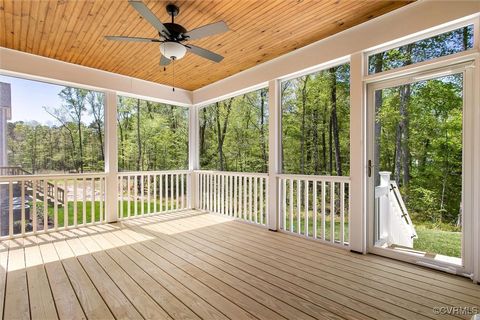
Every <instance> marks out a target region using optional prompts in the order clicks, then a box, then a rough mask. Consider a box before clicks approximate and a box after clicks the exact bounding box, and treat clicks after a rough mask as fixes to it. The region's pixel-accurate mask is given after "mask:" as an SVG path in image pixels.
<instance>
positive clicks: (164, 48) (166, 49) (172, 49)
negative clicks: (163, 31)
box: [160, 41, 187, 60]
mask: <svg viewBox="0 0 480 320" xmlns="http://www.w3.org/2000/svg"><path fill="white" fill-rule="evenodd" d="M160 52H161V53H162V55H163V56H164V57H167V58H168V59H170V60H178V59H181V58H183V57H184V56H185V53H187V49H186V48H185V46H184V45H182V44H180V43H178V42H176V41H165V42H163V43H161V44H160Z"/></svg>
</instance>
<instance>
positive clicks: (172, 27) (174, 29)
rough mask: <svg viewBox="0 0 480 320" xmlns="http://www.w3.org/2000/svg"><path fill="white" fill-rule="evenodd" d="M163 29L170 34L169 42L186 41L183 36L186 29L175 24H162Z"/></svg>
mask: <svg viewBox="0 0 480 320" xmlns="http://www.w3.org/2000/svg"><path fill="white" fill-rule="evenodd" d="M164 26H165V28H167V30H168V32H170V36H169V38H170V40H175V41H183V40H186V37H185V36H184V34H186V33H187V29H185V28H184V27H183V26H181V25H179V24H177V23H164Z"/></svg>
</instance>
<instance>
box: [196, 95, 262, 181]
mask: <svg viewBox="0 0 480 320" xmlns="http://www.w3.org/2000/svg"><path fill="white" fill-rule="evenodd" d="M267 94H268V90H267V89H266V88H265V89H260V90H256V91H253V92H249V93H245V94H243V95H239V96H236V97H233V98H229V99H226V100H222V101H219V102H215V103H213V104H210V105H208V106H205V107H203V108H202V109H201V110H199V118H200V132H199V133H200V136H199V142H200V146H199V149H200V166H201V168H202V169H206V170H209V169H210V170H220V171H238V172H267V171H268V97H267Z"/></svg>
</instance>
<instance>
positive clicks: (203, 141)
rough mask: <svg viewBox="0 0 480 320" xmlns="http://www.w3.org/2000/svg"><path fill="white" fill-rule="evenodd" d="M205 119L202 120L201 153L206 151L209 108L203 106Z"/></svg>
mask: <svg viewBox="0 0 480 320" xmlns="http://www.w3.org/2000/svg"><path fill="white" fill-rule="evenodd" d="M201 112H202V116H203V121H202V122H200V155H203V154H204V153H205V133H206V131H207V130H206V129H207V108H202V111H201Z"/></svg>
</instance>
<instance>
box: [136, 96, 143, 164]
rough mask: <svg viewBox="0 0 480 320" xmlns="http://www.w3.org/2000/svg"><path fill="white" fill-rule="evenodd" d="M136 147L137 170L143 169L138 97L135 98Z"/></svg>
mask: <svg viewBox="0 0 480 320" xmlns="http://www.w3.org/2000/svg"><path fill="white" fill-rule="evenodd" d="M137 147H138V156H137V171H140V170H141V171H143V161H142V139H141V137H140V99H137Z"/></svg>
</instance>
